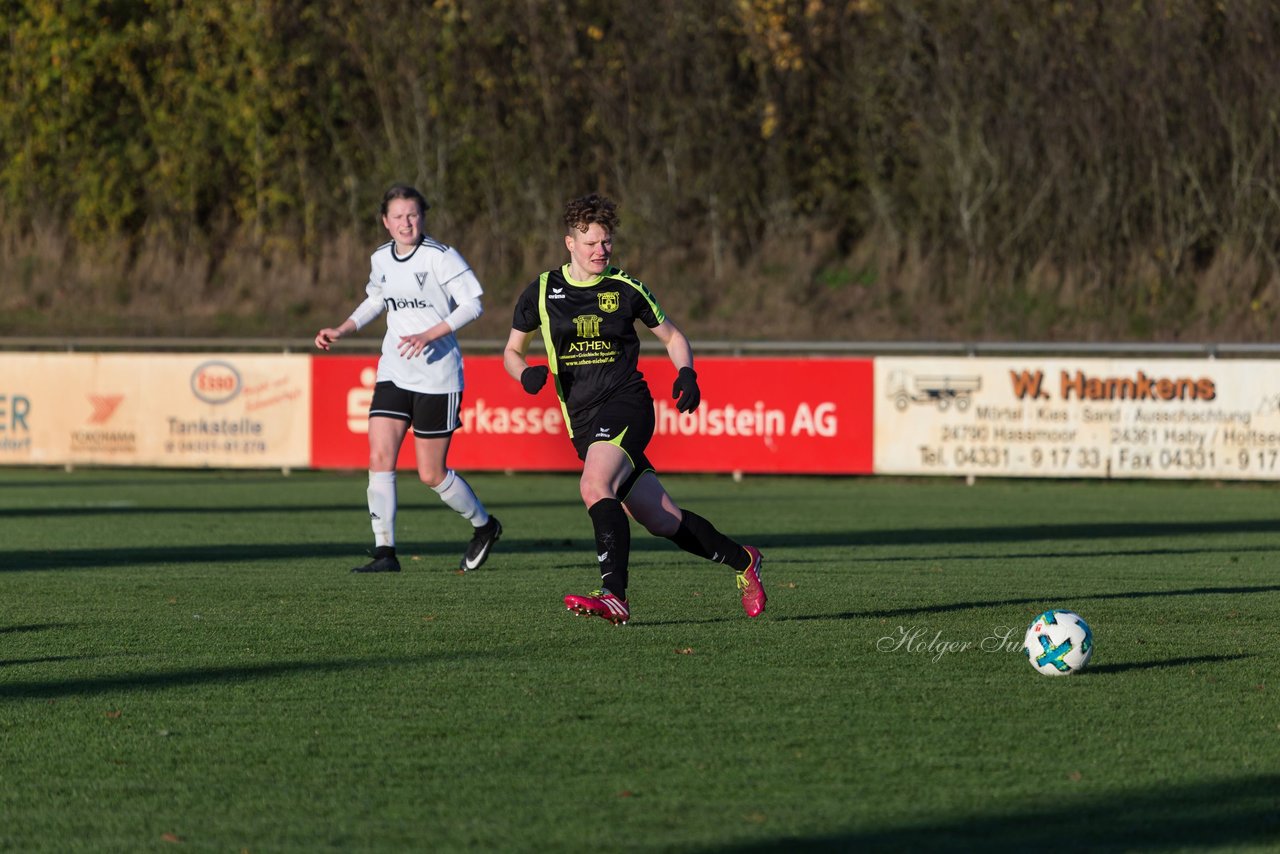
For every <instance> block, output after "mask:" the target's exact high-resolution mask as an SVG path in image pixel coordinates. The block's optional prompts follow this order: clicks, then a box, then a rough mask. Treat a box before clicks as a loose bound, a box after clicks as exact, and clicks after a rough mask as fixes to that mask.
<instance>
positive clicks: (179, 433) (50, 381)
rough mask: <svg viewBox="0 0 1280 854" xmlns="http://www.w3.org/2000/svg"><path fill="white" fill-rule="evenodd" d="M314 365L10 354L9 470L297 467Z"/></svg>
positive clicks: (2, 389)
mask: <svg viewBox="0 0 1280 854" xmlns="http://www.w3.org/2000/svg"><path fill="white" fill-rule="evenodd" d="M310 364H311V362H310V357H309V356H294V355H261V354H216V355H200V354H174V353H149V354H141V353H119V354H117V353H25V354H17V353H14V354H10V353H0V465H6V464H8V465H12V464H28V465H75V464H81V465H121V466H131V465H132V466H157V467H169V468H205V467H218V468H297V467H305V466H307V465H308V464H309V462H310V456H311V439H310V431H311V423H310V416H311V371H310Z"/></svg>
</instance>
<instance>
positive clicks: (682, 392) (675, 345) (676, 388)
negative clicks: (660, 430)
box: [651, 318, 702, 412]
mask: <svg viewBox="0 0 1280 854" xmlns="http://www.w3.org/2000/svg"><path fill="white" fill-rule="evenodd" d="M651 331H652V332H653V334H654V335H655V336H657V338H658V340H659V341H661V342H662V346H664V347H666V348H667V356H668V357H669V358H670V359H671V364H673V365H675V366H676V381H675V384H674V385H673V386H672V387H671V398H672V400H674V401H676V409H678V410H679V411H681V412H692V411H693V410H695V409H697V408H698V404H699V403H700V402H701V401H702V392H701V391H700V390H699V389H698V375H697V373H695V372H694V370H693V347H692V346H691V345H690V344H689V338H688V336H686V335H685V334H684V333H683V332H681V331H680V327H678V326H676V325H675V323H673V322H672V321H671V320H670V319H669V318H663V320H662V322H661V323H659V324H658V325H657V326H655V327H653V329H652V330H651Z"/></svg>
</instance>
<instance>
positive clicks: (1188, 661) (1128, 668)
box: [1080, 653, 1254, 676]
mask: <svg viewBox="0 0 1280 854" xmlns="http://www.w3.org/2000/svg"><path fill="white" fill-rule="evenodd" d="M1253 657H1254V656H1252V655H1245V654H1243V653H1239V654H1237V655H1189V656H1183V657H1181V658H1166V659H1163V660H1161V661H1132V662H1121V663H1119V664H1091V665H1089V667H1088V668H1086V669H1085V671H1084V672H1083V673H1081V674H1080V675H1081V676H1084V675H1088V674H1103V675H1108V674H1114V673H1132V672H1134V671H1136V670H1160V669H1163V668H1165V667H1189V666H1191V665H1193V664H1217V663H1219V662H1223V661H1239V660H1241V659H1243V658H1253Z"/></svg>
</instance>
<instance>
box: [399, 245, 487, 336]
mask: <svg viewBox="0 0 1280 854" xmlns="http://www.w3.org/2000/svg"><path fill="white" fill-rule="evenodd" d="M436 274H437V275H438V276H441V277H442V278H445V284H444V291H445V293H446V294H448V296H449V302H450V303H452V304H453V308H452V309H451V310H450V311H449V313H448V314H447V315H445V318H444V319H443V320H441V321H440V322H439V323H437V324H435V325H434V326H432V327H431V328H429V329H425V330H423V331H422V332H418V333H415V334H413V335H404V336H401V338H400V348H399V349H400V355H401V356H403V357H405V358H406V359H413V358H417V357H418V356H419V355H421V353H422V351H423V350H425V349H426V348H427V345H428V344H430V343H431V342H432V341H435V340H436V339H437V338H443V337H445V336H446V335H452V334H453V333H455V332H457V331H458V330H459V329H461V328H462V327H464V326H466V325H467V324H468V323H471V322H472V321H473V320H476V319H477V318H479V317H480V315H482V314H484V306H483V305H482V304H481V302H480V296H481V294H483V292H484V291H483V289H482V288H481V287H480V281H479V280H478V279H477V278H476V276H475V273H473V272H472V271H471V267H469V266H468V265H467V262H466V261H465V260H463V258H462V256H461V255H460V254H459V253H458V251H457V250H455V249H449V250H448V251H447V252H445V254H444V256H443V258H442V259H441V262H440V266H439V268H437V270H436Z"/></svg>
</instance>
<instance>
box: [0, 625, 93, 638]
mask: <svg viewBox="0 0 1280 854" xmlns="http://www.w3.org/2000/svg"><path fill="white" fill-rule="evenodd" d="M73 625H75V624H74V623H31V624H28V625H25V626H0V635H12V634H17V633H18V632H47V631H51V630H52V629H66V628H70V627H72V626H73Z"/></svg>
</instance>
